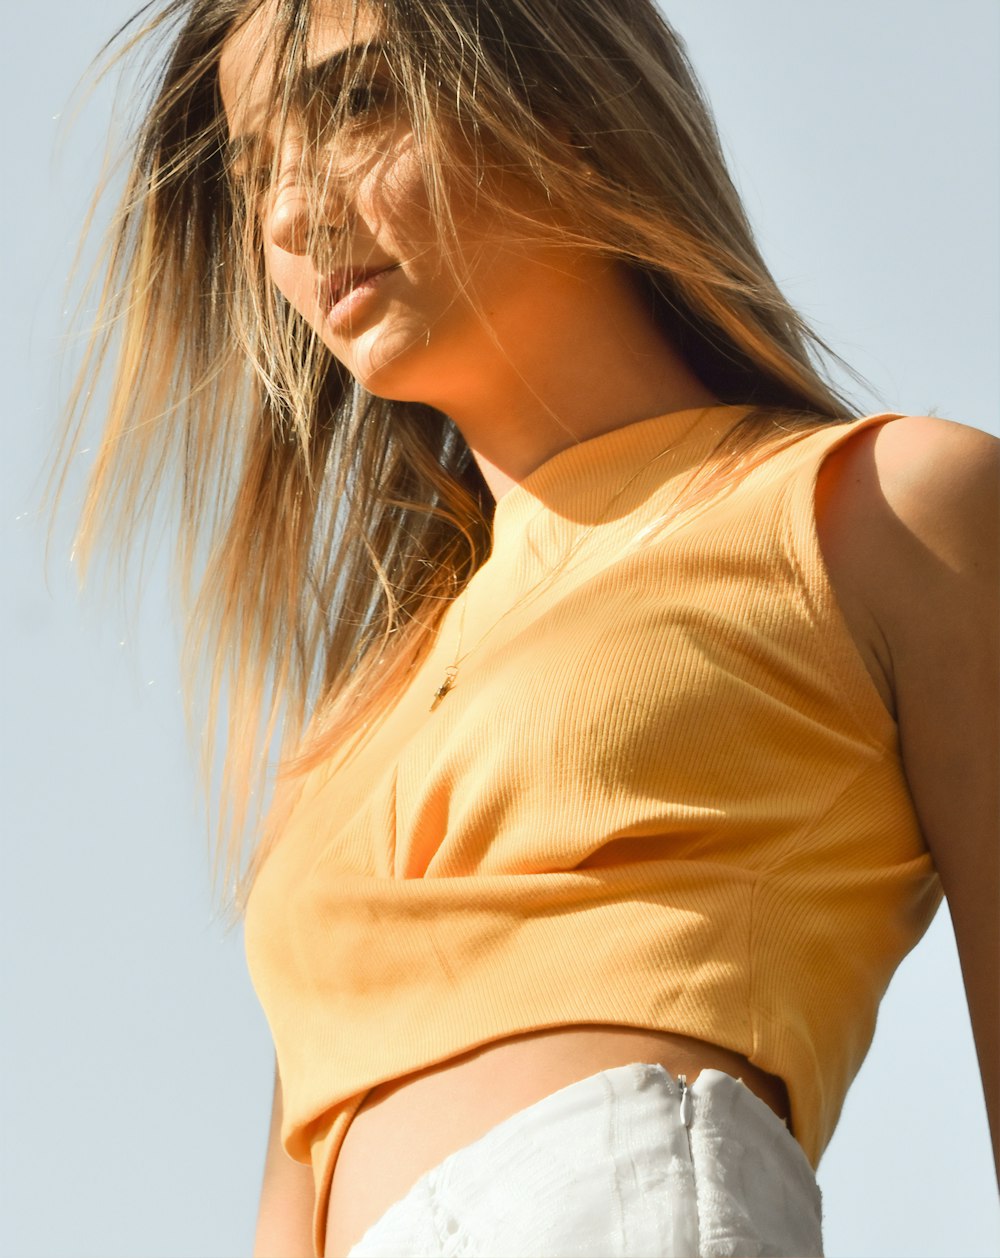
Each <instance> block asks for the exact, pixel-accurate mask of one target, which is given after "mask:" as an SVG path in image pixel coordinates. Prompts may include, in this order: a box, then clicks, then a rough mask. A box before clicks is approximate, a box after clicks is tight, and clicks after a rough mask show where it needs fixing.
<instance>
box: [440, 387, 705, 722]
mask: <svg viewBox="0 0 1000 1258" xmlns="http://www.w3.org/2000/svg"><path fill="white" fill-rule="evenodd" d="M714 409H715V406H714V405H713V406H706V407H705V409H704V410H702V411H700V412H699V413H698V414H697V415H696V416H695V418H694V421H693V422H692V423H691V424H689V425H688V427H687V428H685V429H684V431H683V432H682V433H681V435H680V436H679V437H678V438H677V439H676V441H674V443H673V444H672V445H669V446H667V447H666V448H665V449H663V450H660V451H658V452H657V453H656V454H654V455H653V457H652V458H651V459H647V461H646V462H645V463H643V465H642V466H641V467H640V468H638V469H637V470H636V471H634V472H633V473H632V474H631V476H629V477H628V479H627V480H626V481H624V482H623V483H622V484H621V485H619V487H618V488H617V489H616V490H615V492H614V493H613V494H612V495H611V497H610V498H609V499H608V501H607V503H606V504H605V506H604V510H603V512H602V513H601V515H600V517H599V518H598V519H597V520H595V521H594V523H593V524H591V525H590V526H589V527H587V528H585V529H584V530H583V531H582V532H581V533H580V534H579V535H578V536H577V537H575V538H574V539H573V541H572V542H571V544H570V546H569V549H568V550H567V551H566V554H565V555H563V557H562V559H560V560H559V562H558V563H557V564H556V565H555V566H554V567H553V568H550V569H549V571H548V572H546V573H544V574H543V575H542V576H541V577H540V578H539V579H538V580H537V581H536V582H535V584H534V585H532V586H530V587H529V588H528V589H527V590H526V591H525V593H524V594H522V595H521V597H520V598H519V599H518V600H517V602H516V603H514V604H513V605H512V606H510V607H508V608H507V610H506V611H505V612H504V613H503V614H502V615H501V616H498V617H497V619H496V620H495V621H494V622H493V623H492V624H491V625H490V626H489V628H488V629H487V630H486V631H485V632H484V633H482V634H480V636H479V638H477V640H476V641H475V642H474V643H473V644H472V646H471V647H469V649H468V650H467V651H466V652H465V653H464V654H458V652H460V651H461V649H462V638H463V637H464V636H465V612H466V608H467V607H468V600H467V599H465V598H463V601H462V616H461V620H460V621H459V626H458V641H457V642H456V644H455V651H456V656H455V658H454V659H453V660H452V662H451V663H450V664H449V665H448V666H447V667H446V668H445V670H444V679H443V680H442V682H441V684H440V686H438V688H437V690H435V691H434V698H433V700H432V702H431V706H430V711H431V712H433V711H434V710H435V708H437V706H438V705H439V704H440V703H441V702H442V700H444V699H446V698H447V697H448V695H449V694H450V693H451V692H452V690H454V688H455V682H456V679H457V678H458V671H459V669H460V668H461V666H462V664H464V663H465V661H466V660H467V659H468V658H469V656H470V655H472V654H473V653H474V652H475V651H478V650H479V648H480V647H481V646H482V644H483V643H484V642H485V641H486V639H487V638H488V637H489V635H490V634H491V633H492V632H493V630H494V629H496V628H497V626H498V625H501V624H502V623H503V622H504V621H505V620H506V619H507V617H508V616H510V615H511V614H512V613H513V612H515V611H517V610H518V608H520V607H522V606H523V605H524V603H525V601H526V600H527V599H528V598H529V597H530V596H531V595H532V594H535V593H540V592H541V591H542V590H543V589H544V588H546V582H548V583H549V585H551V583H552V582H553V581H554V580H555V578H556V577H557V576H558V575H559V574H560V573H561V572H562V571H563V569H564V568H565V567H566V564H567V563H569V561H570V559H571V558H572V557H573V555H574V554H575V553H576V551H577V550H579V548H580V546H581V545H582V544H583V542H584V541H586V539H587V538H588V537H589V536H590V535H591V534H592V533H593V532H594V530H595V529H596V528H599V527H600V525H602V524H603V523H604V521H605V520H606V519H607V516H608V513H609V512H610V511H611V508H612V507H613V506H614V505H615V503H616V502H617V501H618V499H619V498H620V497H621V496H622V494H623V493H624V492H625V490H626V489H628V487H629V485H631V484H632V483H633V481H635V480H637V479H638V477H640V476H641V475H642V473H643V472H645V471H646V470H647V469H648V468H650V467H652V466H653V464H654V463H656V462H657V461H658V460H659V459H662V458H663V457H664V455H667V454H672V453H673V452H674V451H675V450H676V449H677V448H678V447H679V446H680V445H681V443H682V442H683V441H684V440H685V439H686V438H687V437H688V436H690V434H691V433H692V432H694V430H695V428H697V427H698V425H699V424H700V423H701V421H702V420H703V419H704V417H705V416H706V415H707V414H708V412H709V411H711V410H714ZM701 467H702V465H701V464H699V466H698V467H696V468H695V470H694V472H693V473H692V475H691V476H690V477H688V479H687V481H686V482H685V483H684V485H683V486H682V487H681V491H680V493H679V494H678V495H677V497H676V498H675V499H674V500H673V502H672V503H671V504H670V506H669V507H668V508H667V510H668V511H669V510H670V509H671V508H672V507H676V505H677V503H678V502H680V500H681V498H682V497H683V496H684V492H685V490H686V489H687V488H688V486H689V485H690V484H691V482H692V481H693V480H694V478H695V476H697V474H698V472H700V471H701ZM537 514H541V511H539V512H538V513H537ZM467 588H468V587H466V589H467ZM465 592H466V591H465V590H463V591H462V594H460V595H459V597H460V598H462V596H463V595H464V594H465Z"/></svg>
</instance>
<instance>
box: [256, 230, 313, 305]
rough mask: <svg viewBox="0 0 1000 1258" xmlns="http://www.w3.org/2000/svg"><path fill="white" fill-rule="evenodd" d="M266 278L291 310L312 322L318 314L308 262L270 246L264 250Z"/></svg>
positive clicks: (311, 273)
mask: <svg viewBox="0 0 1000 1258" xmlns="http://www.w3.org/2000/svg"><path fill="white" fill-rule="evenodd" d="M264 266H265V270H266V273H267V277H268V279H269V280H270V281H271V283H272V284H273V285H274V286H275V288H276V289H277V290H278V292H279V293H281V295H282V296H283V297H284V298H285V300H286V301H287V302H288V304H289V305H290V306H291V307H292V309H293V310H296V311H297V312H298V313H299V314H300V315H302V316H303V318H305V319H307V320H309V321H310V322H312V321H313V320H314V319H315V318H316V317H317V315H318V307H317V302H316V289H315V283H316V281H315V275H314V273H313V271H312V268H311V267H310V266H309V264H308V262H307V261H306V260H305V259H304V258H301V257H299V256H297V255H296V254H292V253H286V252H285V251H284V250H282V249H278V248H277V247H275V246H270V247H269V248H266V249H265V250H264Z"/></svg>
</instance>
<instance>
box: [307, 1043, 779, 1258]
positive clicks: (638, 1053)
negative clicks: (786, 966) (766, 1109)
mask: <svg viewBox="0 0 1000 1258" xmlns="http://www.w3.org/2000/svg"><path fill="white" fill-rule="evenodd" d="M630 1062H653V1063H658V1064H659V1065H661V1066H663V1067H664V1068H665V1069H666V1070H668V1071H669V1072H670V1073H671V1074H672V1075H674V1076H675V1077H676V1076H677V1075H679V1074H683V1075H686V1076H687V1080H688V1082H689V1083H693V1082H694V1080H695V1079H696V1078H697V1077H698V1074H699V1073H700V1072H701V1071H702V1070H706V1069H714V1070H722V1071H725V1073H726V1074H729V1075H732V1076H733V1077H734V1078H738V1079H742V1080H743V1082H744V1083H745V1084H746V1086H747V1087H748V1088H749V1089H750V1090H751V1091H752V1092H754V1093H756V1095H757V1096H759V1097H760V1099H761V1100H762V1101H764V1102H765V1103H766V1104H767V1105H769V1106H770V1108H771V1109H772V1110H774V1112H775V1113H776V1114H777V1115H778V1117H779V1118H783V1119H785V1120H786V1121H787V1120H788V1117H789V1112H788V1096H787V1093H786V1091H785V1086H784V1084H783V1083H782V1082H781V1080H780V1079H777V1078H776V1077H775V1076H774V1075H770V1074H767V1073H765V1072H764V1071H762V1070H759V1069H758V1068H757V1067H756V1066H752V1065H751V1064H750V1063H749V1062H748V1061H747V1059H746V1058H745V1057H741V1056H740V1054H739V1053H733V1052H730V1051H729V1050H728V1049H725V1048H719V1047H718V1046H717V1045H715V1044H706V1043H704V1042H702V1041H701V1040H694V1039H690V1038H688V1037H687V1036H684V1035H673V1034H668V1033H664V1032H659V1031H647V1030H642V1029H636V1028H632V1027H618V1026H589V1025H588V1026H564V1027H549V1028H546V1029H545V1030H542V1031H531V1032H528V1033H526V1034H523V1035H517V1036H512V1037H511V1038H508V1039H503V1040H496V1041H494V1042H492V1043H489V1044H485V1045H481V1046H480V1047H479V1048H476V1049H474V1050H472V1051H471V1052H469V1053H464V1054H462V1055H461V1056H460V1057H454V1058H451V1059H449V1060H448V1061H446V1062H439V1063H438V1064H437V1065H434V1066H430V1067H428V1068H427V1069H424V1070H418V1071H415V1072H414V1073H413V1074H409V1075H404V1076H402V1077H401V1078H399V1079H392V1080H390V1081H388V1082H387V1083H383V1084H380V1085H379V1086H378V1087H375V1088H373V1089H372V1091H371V1092H369V1093H368V1095H367V1097H366V1098H365V1100H364V1102H363V1104H362V1105H361V1108H360V1109H359V1110H358V1111H357V1113H356V1114H355V1116H354V1119H353V1121H352V1123H351V1125H350V1127H349V1128H348V1131H347V1135H346V1136H345V1137H344V1141H343V1144H342V1145H341V1148H340V1153H339V1156H338V1158H337V1165H336V1167H335V1170H334V1175H333V1182H332V1185H331V1191H330V1201H329V1207H328V1211H327V1228H326V1246H325V1249H324V1255H325V1258H344V1255H346V1254H347V1252H348V1251H349V1250H350V1248H351V1247H352V1246H353V1245H354V1244H355V1243H356V1242H357V1241H358V1240H360V1239H361V1237H362V1236H363V1235H364V1233H365V1232H366V1231H367V1230H368V1228H369V1227H370V1226H371V1225H372V1224H373V1223H374V1222H375V1221H376V1219H378V1218H379V1217H380V1216H381V1215H382V1214H383V1213H384V1212H385V1210H386V1209H388V1207H389V1206H390V1205H392V1203H393V1202H394V1201H398V1200H399V1198H400V1197H403V1196H405V1195H406V1193H407V1192H408V1191H409V1189H410V1188H411V1187H412V1186H413V1184H414V1183H415V1182H416V1180H418V1179H419V1178H420V1176H421V1175H423V1174H424V1172H426V1171H429V1170H430V1169H431V1168H432V1167H434V1166H436V1165H437V1164H438V1163H439V1162H440V1161H442V1159H444V1158H446V1157H447V1156H448V1155H449V1154H451V1153H454V1152H456V1151H457V1150H458V1149H461V1148H463V1147H464V1146H465V1145H467V1144H471V1143H472V1142H473V1141H474V1140H478V1139H479V1138H480V1136H484V1135H485V1134H486V1133H487V1132H488V1131H489V1130H490V1129H491V1128H492V1127H495V1126H496V1124H497V1123H499V1122H502V1121H503V1120H504V1119H505V1118H509V1117H510V1116H511V1115H512V1114H515V1113H517V1111H518V1110H521V1109H524V1108H525V1106H528V1105H533V1104H534V1103H535V1102H536V1101H540V1100H541V1099H542V1098H543V1097H545V1096H548V1095H549V1094H550V1093H552V1092H555V1091H557V1090H558V1089H559V1088H563V1087H566V1086H567V1085H569V1084H571V1083H575V1082H576V1081H577V1080H579V1079H585V1078H587V1077H588V1076H589V1075H593V1074H597V1073H598V1072H599V1071H601V1070H609V1069H611V1068H612V1067H614V1066H625V1065H628V1064H629V1063H630Z"/></svg>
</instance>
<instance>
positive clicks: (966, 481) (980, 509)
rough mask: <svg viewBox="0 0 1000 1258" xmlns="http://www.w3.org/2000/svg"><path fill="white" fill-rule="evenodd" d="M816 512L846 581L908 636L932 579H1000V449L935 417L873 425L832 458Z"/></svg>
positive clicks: (940, 582)
mask: <svg viewBox="0 0 1000 1258" xmlns="http://www.w3.org/2000/svg"><path fill="white" fill-rule="evenodd" d="M816 504H817V521H818V523H819V524H820V526H821V531H822V533H823V534H824V536H823V543H824V548H825V547H826V545H827V543H829V545H830V546H831V549H833V550H835V551H836V552H837V563H838V568H839V569H841V570H842V580H844V581H846V582H848V583H849V584H850V585H851V586H852V587H853V588H854V590H855V591H856V593H857V594H859V595H861V596H862V597H864V599H865V602H866V604H867V605H868V606H869V608H870V610H871V612H872V613H873V615H875V616H876V617H877V618H878V619H879V621H880V623H882V624H883V627H884V628H885V630H886V631H887V632H890V631H892V629H893V627H894V626H895V628H896V631H897V633H898V632H903V631H905V628H906V626H907V625H908V624H909V623H910V616H909V613H910V612H911V611H912V601H913V600H915V599H918V600H920V601H921V602H924V601H925V600H926V597H927V595H928V592H929V590H928V584H927V583H928V581H930V582H931V585H932V586H941V587H942V588H945V587H947V588H951V586H952V585H954V584H955V583H956V582H957V583H960V584H964V585H965V586H969V587H970V588H971V587H974V586H977V585H980V584H982V582H983V581H984V580H985V579H986V578H987V577H988V576H989V575H990V573H991V570H992V571H994V572H995V570H996V563H997V541H998V533H1000V441H998V440H997V439H996V438H995V437H992V436H991V435H990V434H989V433H986V432H982V431H980V430H979V429H978V428H972V427H969V426H968V425H965V424H958V423H954V422H952V421H951V420H947V419H938V418H936V417H934V416H930V415H910V416H904V417H901V418H899V419H894V420H889V421H887V422H886V423H884V424H880V425H877V426H875V425H873V426H870V427H868V428H865V429H862V430H861V431H859V432H858V433H857V434H856V435H855V436H854V437H853V438H852V439H850V440H848V441H845V442H844V443H843V444H842V445H840V446H839V447H838V448H837V449H835V450H834V451H833V452H832V453H831V455H830V456H829V457H828V458H827V459H826V460H825V462H824V464H823V467H822V468H821V470H820V474H819V477H818V479H817V490H816Z"/></svg>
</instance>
